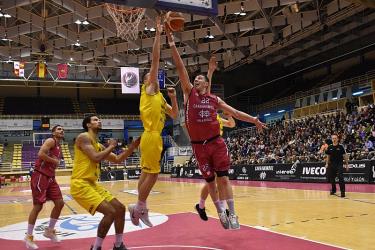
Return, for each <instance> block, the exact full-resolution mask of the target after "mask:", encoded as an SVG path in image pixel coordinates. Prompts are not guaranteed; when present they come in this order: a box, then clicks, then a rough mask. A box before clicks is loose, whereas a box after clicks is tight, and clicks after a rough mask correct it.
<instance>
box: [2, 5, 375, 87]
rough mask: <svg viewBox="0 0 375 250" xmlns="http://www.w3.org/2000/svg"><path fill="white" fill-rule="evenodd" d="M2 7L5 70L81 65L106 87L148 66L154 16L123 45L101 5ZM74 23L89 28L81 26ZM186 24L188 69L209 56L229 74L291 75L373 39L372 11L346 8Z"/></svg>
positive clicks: (237, 10) (235, 10)
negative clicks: (264, 70) (260, 68)
mask: <svg viewBox="0 0 375 250" xmlns="http://www.w3.org/2000/svg"><path fill="white" fill-rule="evenodd" d="M0 6H1V14H0V23H1V26H0V39H1V40H0V57H1V60H2V61H3V62H5V61H8V60H19V61H26V62H37V61H46V62H47V64H48V63H50V64H56V63H71V64H73V65H84V66H81V67H80V66H76V69H75V70H76V72H75V74H76V75H75V76H76V77H77V74H78V75H79V74H86V75H87V74H90V72H96V74H93V73H92V74H93V79H95V78H98V79H100V78H101V77H103V78H104V79H107V80H109V78H108V75H111V76H112V79H113V76H114V75H116V76H118V75H119V70H118V68H117V67H119V66H127V65H128V66H138V67H141V68H148V67H149V66H150V64H149V61H150V56H151V48H152V43H153V37H154V35H155V33H154V32H152V31H150V28H151V27H154V19H155V16H156V15H157V12H156V11H155V10H150V9H148V10H147V11H146V14H145V17H144V19H143V20H142V22H141V23H140V25H139V30H140V32H139V38H138V39H137V40H135V41H124V40H121V39H120V38H118V37H116V27H115V25H114V23H113V21H112V19H111V17H110V16H109V15H108V13H107V11H106V9H105V7H104V5H103V4H100V3H96V2H94V1H86V0H2V1H1V0H0ZM5 14H9V15H10V17H8V18H6V17H4V15H5ZM1 15H2V16H1ZM77 20H80V21H81V22H83V21H84V20H87V21H88V22H89V24H88V25H83V24H76V22H77ZM185 20H186V23H185V30H184V31H183V32H181V33H176V38H177V41H178V43H177V45H178V47H179V50H180V53H181V55H182V57H183V60H184V62H185V65H187V66H188V67H189V69H190V70H192V71H196V70H197V69H201V71H203V72H204V71H206V70H207V62H208V59H209V56H210V54H211V53H215V54H216V55H217V59H218V61H219V66H220V68H221V69H222V70H224V71H231V70H233V69H235V68H237V67H240V66H242V65H244V64H251V63H252V62H254V61H261V62H263V63H264V64H266V65H274V64H280V65H282V66H284V67H293V66H294V65H298V64H299V63H300V62H301V61H302V60H306V59H307V58H313V57H316V56H319V55H320V54H325V53H327V52H328V51H331V50H332V49H334V48H336V47H338V46H340V45H343V44H347V43H352V42H353V41H356V40H360V39H361V38H363V37H368V36H369V35H374V34H375V9H372V8H368V7H366V6H364V5H361V4H359V3H357V2H355V1H353V2H349V1H344V0H298V1H295V0H243V1H240V0H231V1H230V0H228V1H225V0H220V1H219V14H218V16H214V17H206V16H199V15H190V14H186V15H185ZM145 27H147V30H145ZM207 35H212V36H213V37H211V38H208V37H207ZM165 39H166V38H165V35H163V36H162V43H163V44H164V45H163V48H162V51H161V60H162V64H161V65H162V67H165V68H166V69H167V70H168V76H173V75H176V72H175V70H174V66H173V64H172V60H171V52H170V50H169V48H168V45H167V43H166V40H165ZM374 42H375V41H374ZM77 43H79V44H80V45H79V46H77ZM75 44H76V45H75ZM26 67H32V66H31V65H29V66H28V65H27V66H26ZM98 67H99V69H100V68H101V70H100V73H101V74H98ZM112 67H113V68H112ZM26 71H27V68H26Z"/></svg>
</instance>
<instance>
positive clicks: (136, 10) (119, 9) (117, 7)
mask: <svg viewBox="0 0 375 250" xmlns="http://www.w3.org/2000/svg"><path fill="white" fill-rule="evenodd" d="M105 6H106V7H107V8H109V9H111V10H114V11H116V12H121V13H128V14H130V13H139V12H142V11H143V10H144V9H143V8H132V9H124V7H121V6H120V5H116V4H110V3H106V4H105Z"/></svg>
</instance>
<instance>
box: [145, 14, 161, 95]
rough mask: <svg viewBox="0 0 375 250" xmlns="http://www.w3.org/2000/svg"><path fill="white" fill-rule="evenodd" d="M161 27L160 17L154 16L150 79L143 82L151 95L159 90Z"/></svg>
mask: <svg viewBox="0 0 375 250" xmlns="http://www.w3.org/2000/svg"><path fill="white" fill-rule="evenodd" d="M162 31H163V28H162V26H161V24H160V17H157V18H156V35H155V40H154V45H153V47H152V63H151V69H150V81H149V82H145V84H146V93H147V94H148V95H153V94H155V93H157V92H159V90H160V87H159V82H158V72H159V60H160V33H161V32H162Z"/></svg>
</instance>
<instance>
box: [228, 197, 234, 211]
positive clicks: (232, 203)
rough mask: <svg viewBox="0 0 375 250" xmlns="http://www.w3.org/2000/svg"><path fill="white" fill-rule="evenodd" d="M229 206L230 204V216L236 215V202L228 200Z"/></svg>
mask: <svg viewBox="0 0 375 250" xmlns="http://www.w3.org/2000/svg"><path fill="white" fill-rule="evenodd" d="M227 204H228V209H229V213H230V214H235V213H234V200H233V199H228V200H227Z"/></svg>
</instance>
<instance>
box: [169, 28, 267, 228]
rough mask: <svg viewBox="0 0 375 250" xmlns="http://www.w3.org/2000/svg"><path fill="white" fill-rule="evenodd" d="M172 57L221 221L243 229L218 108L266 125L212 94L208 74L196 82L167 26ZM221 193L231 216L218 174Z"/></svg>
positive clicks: (199, 159) (195, 146)
mask: <svg viewBox="0 0 375 250" xmlns="http://www.w3.org/2000/svg"><path fill="white" fill-rule="evenodd" d="M166 33H167V36H168V41H169V45H170V47H171V50H172V57H173V60H174V62H175V64H176V67H177V71H178V75H179V78H180V81H181V88H182V91H183V93H184V100H185V116H186V126H187V130H188V133H189V136H190V139H191V144H192V148H193V152H194V155H195V158H196V159H197V162H198V166H199V169H200V171H201V172H202V175H203V177H204V178H205V180H206V181H207V183H208V186H209V193H210V196H211V198H212V200H213V202H214V204H215V206H216V209H217V212H218V215H219V218H220V221H221V223H222V225H223V227H224V228H225V229H229V228H230V229H239V228H240V224H239V223H238V216H237V215H236V214H235V209H234V200H233V192H232V186H231V185H230V182H229V178H228V170H229V167H230V159H229V153H228V149H227V147H226V145H225V142H224V139H223V138H222V137H221V136H220V126H219V122H218V120H217V119H216V117H217V110H219V109H220V110H223V111H224V112H226V113H228V114H229V115H232V116H233V117H234V118H236V119H239V120H242V121H246V122H250V123H254V124H255V125H256V127H257V128H258V129H263V128H264V127H265V125H264V124H263V123H262V122H260V121H259V120H258V118H256V117H252V116H250V115H248V114H246V113H244V112H241V111H238V110H236V109H234V108H233V107H231V106H229V105H228V104H226V103H225V102H224V101H223V100H221V99H220V98H219V97H217V96H215V95H212V94H209V93H208V92H207V88H208V85H209V82H208V79H207V77H206V76H205V75H198V76H196V77H195V80H194V86H193V84H191V83H190V80H189V75H188V73H187V70H186V68H185V66H184V64H183V61H182V59H181V57H180V55H179V52H178V50H177V48H176V45H175V43H174V37H173V35H172V34H171V32H170V30H169V29H167V30H166ZM216 176H217V180H216V182H217V185H218V190H219V193H220V196H221V197H222V198H223V199H225V200H226V202H227V205H228V208H229V213H230V214H229V216H227V214H226V212H225V208H224V207H223V206H222V204H221V202H220V201H219V199H218V195H217V193H216V185H215V178H216Z"/></svg>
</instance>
